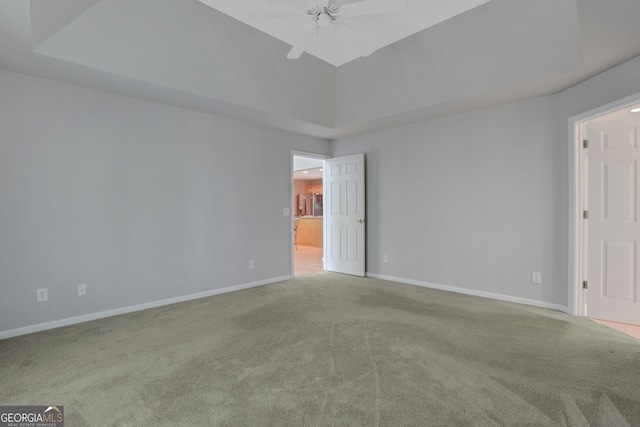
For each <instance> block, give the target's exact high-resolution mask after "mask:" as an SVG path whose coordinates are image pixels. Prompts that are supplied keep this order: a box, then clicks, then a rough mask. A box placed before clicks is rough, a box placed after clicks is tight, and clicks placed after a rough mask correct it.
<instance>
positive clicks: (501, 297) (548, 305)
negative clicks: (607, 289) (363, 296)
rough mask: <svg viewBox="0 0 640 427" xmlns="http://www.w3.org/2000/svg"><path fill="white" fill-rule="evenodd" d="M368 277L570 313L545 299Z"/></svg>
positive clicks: (567, 308) (382, 276)
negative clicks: (539, 299)
mask: <svg viewBox="0 0 640 427" xmlns="http://www.w3.org/2000/svg"><path fill="white" fill-rule="evenodd" d="M367 277H372V278H374V279H381V280H388V281H390V282H399V283H405V284H407V285H415V286H421V287H423V288H431V289H439V290H442V291H449V292H456V293H459V294H465V295H473V296H476V297H483V298H490V299H495V300H498V301H507V302H515V303H517V304H525V305H531V306H534V307H540V308H548V309H551V310H557V311H561V312H563V313H569V307H565V306H563V305H559V304H552V303H549V302H545V301H538V300H533V299H528V298H520V297H514V296H511V295H503V294H495V293H492V292H484V291H476V290H474V289H466V288H457V287H455V286H446V285H438V284H435V283H428V282H421V281H418V280H411V279H403V278H400V277H393V276H384V275H381V274H375V273H367Z"/></svg>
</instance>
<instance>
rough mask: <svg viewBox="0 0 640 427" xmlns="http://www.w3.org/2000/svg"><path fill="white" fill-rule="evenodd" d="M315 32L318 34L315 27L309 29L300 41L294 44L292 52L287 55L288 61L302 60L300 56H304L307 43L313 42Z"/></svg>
mask: <svg viewBox="0 0 640 427" xmlns="http://www.w3.org/2000/svg"><path fill="white" fill-rule="evenodd" d="M315 32H316V27H315V26H313V27H309V28H307V30H306V31H305V32H304V34H302V37H300V39H299V40H298V41H297V42H296V44H294V45H293V47H292V48H291V50H290V51H289V53H288V54H287V58H288V59H298V58H300V56H302V52H304V48H305V47H306V46H307V43H308V42H309V40H311V38H312V37H313V35H314V34H315Z"/></svg>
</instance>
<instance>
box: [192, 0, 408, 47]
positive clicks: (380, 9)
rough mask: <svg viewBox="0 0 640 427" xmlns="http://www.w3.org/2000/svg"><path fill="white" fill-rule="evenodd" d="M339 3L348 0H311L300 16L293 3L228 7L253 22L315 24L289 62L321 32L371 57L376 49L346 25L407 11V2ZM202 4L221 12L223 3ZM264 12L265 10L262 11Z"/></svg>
mask: <svg viewBox="0 0 640 427" xmlns="http://www.w3.org/2000/svg"><path fill="white" fill-rule="evenodd" d="M335 1H339V2H344V1H347V0H308V3H307V7H306V9H305V10H304V11H303V12H302V13H300V12H299V11H296V10H294V9H292V8H291V6H290V4H291V3H292V2H293V0H288V1H285V0H270V6H271V7H270V8H268V9H262V8H261V7H259V3H262V4H264V3H266V1H265V0H242V1H240V0H230V3H227V6H228V7H229V8H230V9H234V10H236V13H237V15H244V16H251V17H253V18H258V19H259V18H300V17H302V18H305V19H309V20H310V21H311V22H312V25H311V26H310V27H309V28H307V29H306V31H304V33H303V34H302V35H301V37H300V39H298V41H297V42H295V43H294V44H293V47H292V48H291V50H290V51H289V54H288V55H287V58H289V59H298V58H300V56H301V55H302V53H303V52H304V51H305V50H306V48H307V47H309V44H310V43H311V41H312V39H313V38H316V39H319V38H321V34H320V32H321V31H324V30H325V29H333V30H334V31H335V32H342V33H344V34H345V35H346V36H347V37H341V39H342V40H343V41H342V43H345V44H346V43H348V44H351V45H352V46H350V47H352V48H354V49H357V52H362V54H361V56H368V55H370V54H371V53H373V52H374V51H375V50H376V48H375V47H374V46H372V45H371V44H370V43H369V42H368V41H367V40H365V38H363V37H362V36H361V35H360V34H358V33H357V32H356V31H354V30H353V29H351V27H350V26H348V25H347V24H345V23H344V22H343V21H344V20H348V18H351V17H356V16H362V15H374V14H382V13H390V12H400V11H403V10H406V9H407V0H361V1H356V2H354V3H346V4H342V5H341V6H340V5H338V4H336V3H335ZM200 2H202V3H204V4H206V5H208V6H211V7H213V8H217V6H218V5H219V4H221V3H224V2H222V1H221V0H200ZM231 4H233V6H231ZM260 9H262V10H260Z"/></svg>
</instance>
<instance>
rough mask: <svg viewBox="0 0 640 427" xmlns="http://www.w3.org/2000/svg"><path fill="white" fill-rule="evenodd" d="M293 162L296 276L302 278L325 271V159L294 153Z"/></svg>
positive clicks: (294, 270)
mask: <svg viewBox="0 0 640 427" xmlns="http://www.w3.org/2000/svg"><path fill="white" fill-rule="evenodd" d="M310 156H311V157H310ZM292 164H293V168H292V177H293V178H292V188H293V191H292V195H293V200H292V205H291V206H292V210H293V276H294V277H300V276H306V275H309V274H315V273H319V272H321V271H324V262H323V253H324V240H323V236H324V231H323V230H324V228H323V226H324V223H323V221H324V219H323V218H324V199H323V198H324V181H323V174H324V160H323V159H322V158H319V157H317V156H313V155H303V154H294V155H293V162H292Z"/></svg>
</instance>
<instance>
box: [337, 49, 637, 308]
mask: <svg viewBox="0 0 640 427" xmlns="http://www.w3.org/2000/svg"><path fill="white" fill-rule="evenodd" d="M638 76H640V59H635V60H633V61H630V62H628V63H626V64H623V65H621V66H619V67H617V68H616V69H613V70H610V71H608V72H606V73H604V74H602V75H599V76H597V77H595V78H593V79H591V80H589V81H586V82H584V83H581V84H580V85H577V86H575V87H573V88H571V89H569V90H567V91H565V92H563V93H560V94H555V95H550V96H546V97H542V98H538V99H533V100H527V101H523V102H518V103H513V104H509V105H503V106H499V107H495V108H489V109H483V110H478V111H474V112H470V113H465V114H460V115H456V116H450V117H446V118H442V119H437V120H432V121H429V122H423V123H419V124H415V125H410V126H403V127H398V128H393V129H387V130H383V131H379V132H374V133H369V134H364V135H359V136H356V137H350V138H345V139H340V140H337V141H334V143H333V155H334V156H342V155H348V154H353V153H358V152H364V153H366V156H367V157H366V158H367V218H368V222H367V231H368V243H367V251H368V253H367V262H368V265H367V271H368V272H370V273H373V274H379V275H384V276H391V277H396V278H399V279H404V280H412V281H418V282H425V283H431V284H436V285H443V286H451V287H458V288H464V289H467V290H472V291H478V292H486V293H495V294H502V295H506V296H510V297H516V298H526V299H530V300H535V301H541V302H544V303H548V304H554V305H560V306H567V304H568V239H569V230H568V215H569V213H568V212H569V189H568V182H569V169H568V168H569V167H568V164H569V160H568V118H569V117H571V116H573V115H576V114H579V113H582V112H585V111H588V110H590V109H593V108H595V107H598V106H600V105H604V104H607V103H609V102H612V101H614V100H617V99H620V98H623V97H625V96H629V95H632V94H634V93H638V92H640V78H638ZM384 254H387V255H389V263H388V264H383V263H382V256H383V255H384ZM533 271H540V272H542V284H540V285H535V284H532V283H530V279H531V276H530V274H531V272H533Z"/></svg>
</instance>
